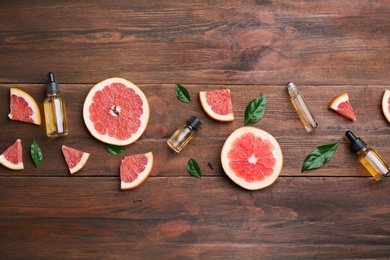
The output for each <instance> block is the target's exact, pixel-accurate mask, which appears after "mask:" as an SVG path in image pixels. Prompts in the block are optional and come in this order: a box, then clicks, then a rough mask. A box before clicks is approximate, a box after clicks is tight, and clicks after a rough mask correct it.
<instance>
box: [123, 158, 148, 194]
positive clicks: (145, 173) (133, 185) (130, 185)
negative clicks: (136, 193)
mask: <svg viewBox="0 0 390 260" xmlns="http://www.w3.org/2000/svg"><path fill="white" fill-rule="evenodd" d="M144 155H145V156H146V157H147V158H148V163H147V164H146V167H145V169H144V171H143V172H141V173H140V174H138V177H137V179H135V180H134V181H133V182H124V181H122V180H121V190H129V189H133V188H136V187H138V186H139V185H141V184H142V183H143V182H144V181H145V180H146V179H147V178H148V176H149V174H150V172H151V171H152V168H153V161H154V160H153V159H154V158H153V153H152V152H148V153H145V154H144ZM122 161H123V160H122Z"/></svg>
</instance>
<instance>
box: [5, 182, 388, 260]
mask: <svg viewBox="0 0 390 260" xmlns="http://www.w3.org/2000/svg"><path fill="white" fill-rule="evenodd" d="M0 181H1V184H2V189H0V196H1V197H2V200H0V230H1V236H0V240H1V241H0V242H1V243H0V252H1V253H0V255H1V256H2V257H3V258H4V257H6V258H28V257H29V256H35V257H38V258H41V257H42V258H45V259H53V258H58V257H59V256H60V257H61V258H91V257H96V256H97V255H99V256H100V257H104V258H122V257H124V256H129V255H131V257H132V258H135V259H140V258H154V257H156V256H159V257H161V258H162V259H172V258H174V259H177V258H182V257H185V258H217V259H220V258H224V257H227V258H235V259H237V258H242V259H244V258H245V259H248V258H259V257H265V258H272V257H273V256H278V257H281V256H292V257H293V258H302V257H310V258H327V259H329V258H330V257H335V258H350V257H352V258H378V257H387V256H388V252H389V251H388V245H389V242H388V237H389V235H390V229H389V228H388V227H389V224H390V223H389V218H388V217H386V216H388V215H389V214H390V209H389V207H388V205H389V202H390V199H389V196H387V195H386V194H389V192H390V190H389V186H388V185H387V184H388V182H372V181H367V180H366V179H362V178H332V177H328V178H317V177H310V178H295V177H294V178H290V177H281V178H279V179H278V180H277V182H276V183H275V184H274V185H273V186H271V187H268V188H266V189H264V190H261V191H255V192H248V191H246V190H243V189H241V188H239V187H238V186H235V185H233V184H232V183H231V182H230V181H229V180H227V178H221V177H206V178H203V179H201V180H198V179H195V178H191V177H187V178H161V177H152V178H149V179H148V180H147V181H146V182H145V183H144V185H143V186H141V187H140V188H138V189H136V190H133V191H128V192H121V191H119V190H118V184H119V181H118V179H116V178H113V177H98V178H89V177H85V178H61V177H52V178H38V177H36V178H24V177H13V178H5V177H0ZM367 198H371V199H367Z"/></svg>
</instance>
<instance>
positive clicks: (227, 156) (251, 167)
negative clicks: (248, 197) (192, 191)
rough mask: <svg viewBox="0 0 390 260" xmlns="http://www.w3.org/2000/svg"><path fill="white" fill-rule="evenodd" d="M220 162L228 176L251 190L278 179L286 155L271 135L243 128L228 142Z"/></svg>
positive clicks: (256, 129)
mask: <svg viewBox="0 0 390 260" xmlns="http://www.w3.org/2000/svg"><path fill="white" fill-rule="evenodd" d="M221 162H222V167H223V169H224V171H225V173H226V175H227V176H229V178H230V179H231V180H232V181H234V182H235V183H236V184H238V185H239V186H241V187H243V188H245V189H248V190H259V189H262V188H265V187H267V186H269V185H271V184H272V183H274V181H275V180H276V179H277V178H278V177H279V174H280V172H281V170H282V166H283V154H282V150H281V149H280V146H279V143H278V142H277V141H276V139H275V138H274V137H273V136H272V135H271V134H269V133H267V132H266V131H264V130H261V129H259V128H255V127H251V126H244V127H240V128H238V129H236V130H235V131H234V132H233V133H232V134H230V136H229V137H228V138H227V139H226V141H225V143H224V145H223V147H222V152H221Z"/></svg>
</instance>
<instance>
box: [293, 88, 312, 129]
mask: <svg viewBox="0 0 390 260" xmlns="http://www.w3.org/2000/svg"><path fill="white" fill-rule="evenodd" d="M287 91H288V93H289V94H290V97H291V103H292V104H293V105H294V108H295V110H296V111H297V113H298V116H299V118H300V119H301V121H302V123H303V125H304V126H305V129H306V131H308V132H310V131H312V130H314V129H315V128H316V127H317V126H318V124H317V122H316V120H315V118H314V116H313V114H312V113H311V111H310V108H309V106H308V105H307V103H306V101H305V98H304V97H303V95H301V94H300V93H299V91H298V88H297V86H295V84H294V83H292V82H290V83H288V84H287Z"/></svg>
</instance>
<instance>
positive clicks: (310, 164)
mask: <svg viewBox="0 0 390 260" xmlns="http://www.w3.org/2000/svg"><path fill="white" fill-rule="evenodd" d="M338 146H339V143H331V144H325V145H321V146H318V147H317V148H316V149H314V150H313V151H312V152H311V153H310V154H309V155H308V156H307V157H306V159H305V161H304V162H303V165H302V170H301V173H302V172H304V171H307V170H314V169H318V168H320V167H321V166H323V165H324V164H325V163H327V162H328V161H329V160H330V159H331V158H332V157H333V155H334V153H335V152H336V150H337V147H338Z"/></svg>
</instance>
